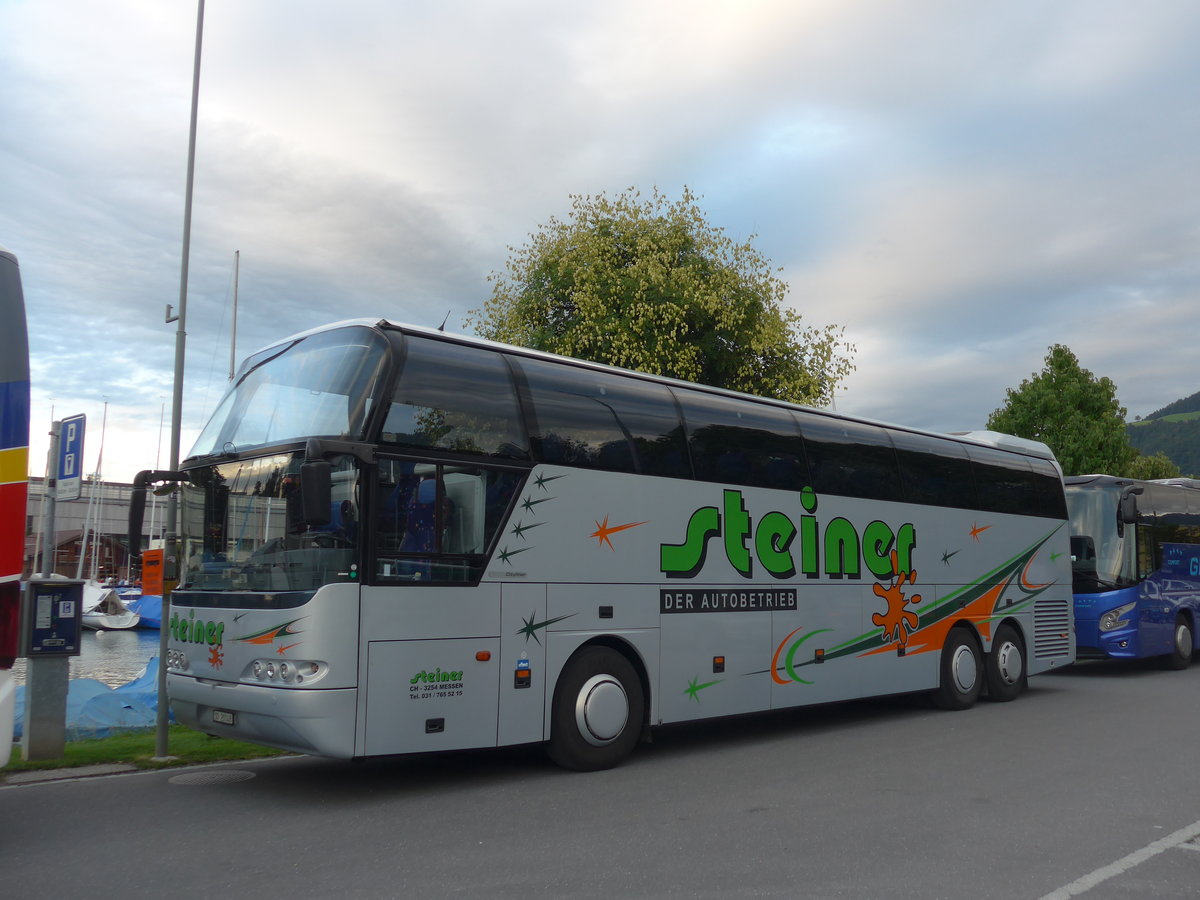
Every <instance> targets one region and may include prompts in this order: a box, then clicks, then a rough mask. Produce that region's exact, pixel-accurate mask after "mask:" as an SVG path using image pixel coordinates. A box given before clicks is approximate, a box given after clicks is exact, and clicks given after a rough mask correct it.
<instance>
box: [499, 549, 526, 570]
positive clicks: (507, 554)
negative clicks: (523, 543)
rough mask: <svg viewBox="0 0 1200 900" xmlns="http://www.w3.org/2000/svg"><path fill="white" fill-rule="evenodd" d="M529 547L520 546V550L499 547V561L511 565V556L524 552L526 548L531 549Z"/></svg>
mask: <svg viewBox="0 0 1200 900" xmlns="http://www.w3.org/2000/svg"><path fill="white" fill-rule="evenodd" d="M531 549H533V548H531V547H522V548H521V549H520V550H509V549H508V548H507V547H501V548H500V562H503V563H508V564H509V565H510V566H511V565H512V558H513V557H514V556H516V555H517V554H518V553H524V552H525V551H526V550H531Z"/></svg>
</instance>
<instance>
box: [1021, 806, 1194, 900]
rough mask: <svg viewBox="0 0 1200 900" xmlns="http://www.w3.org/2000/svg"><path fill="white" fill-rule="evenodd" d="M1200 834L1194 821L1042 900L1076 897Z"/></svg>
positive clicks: (1062, 899)
mask: <svg viewBox="0 0 1200 900" xmlns="http://www.w3.org/2000/svg"><path fill="white" fill-rule="evenodd" d="M1198 836H1200V822H1193V823H1192V824H1191V825H1188V826H1187V827H1186V828H1180V829H1179V830H1178V831H1176V832H1175V833H1174V834H1168V835H1167V836H1166V837H1165V838H1161V839H1160V840H1157V841H1155V842H1154V843H1153V844H1147V845H1146V846H1145V847H1143V848H1142V849H1141V850H1135V851H1133V852H1132V853H1130V854H1129V855H1128V856H1124V857H1122V858H1121V859H1118V860H1117V861H1116V862H1114V863H1110V864H1109V865H1107V866H1103V867H1102V868H1099V869H1096V870H1095V871H1094V872H1089V873H1088V874H1087V875H1084V876H1083V877H1082V878H1076V879H1075V880H1074V881H1072V882H1071V883H1070V884H1067V885H1064V886H1063V887H1060V888H1059V889H1058V890H1056V891H1052V892H1051V893H1049V894H1047V895H1046V896H1045V897H1043V898H1042V900H1066V898H1068V897H1076V896H1078V895H1079V894H1082V893H1084V892H1086V891H1090V890H1091V889H1092V888H1094V887H1095V886H1096V885H1098V884H1101V883H1102V882H1105V881H1108V879H1110V878H1115V877H1116V876H1118V875H1121V874H1123V873H1125V872H1128V871H1129V870H1130V869H1132V868H1133V867H1134V866H1138V865H1141V864H1142V863H1144V862H1145V861H1146V860H1148V859H1150V858H1151V857H1155V856H1158V854H1160V853H1162V852H1164V851H1166V850H1170V849H1171V848H1173V847H1178V846H1180V845H1181V844H1184V843H1186V842H1188V841H1190V840H1191V839H1192V838H1194V837H1198ZM1188 849H1197V848H1188Z"/></svg>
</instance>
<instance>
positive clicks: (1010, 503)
mask: <svg viewBox="0 0 1200 900" xmlns="http://www.w3.org/2000/svg"><path fill="white" fill-rule="evenodd" d="M967 455H968V456H970V457H971V462H972V468H973V469H974V472H975V489H976V492H977V494H978V497H979V508H980V509H981V510H985V511H987V512H997V513H1013V514H1015V515H1043V514H1044V513H1043V512H1042V511H1040V510H1041V499H1040V496H1041V492H1042V487H1043V484H1042V479H1041V477H1040V476H1037V475H1035V473H1034V471H1033V468H1032V467H1031V466H1030V462H1029V459H1028V458H1026V457H1024V456H1016V455H1013V454H1011V453H1005V452H1003V451H1001V450H994V449H992V448H991V447H967Z"/></svg>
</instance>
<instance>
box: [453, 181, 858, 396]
mask: <svg viewBox="0 0 1200 900" xmlns="http://www.w3.org/2000/svg"><path fill="white" fill-rule="evenodd" d="M571 201H572V206H571V213H570V215H569V216H568V217H567V219H566V220H560V219H558V218H551V219H550V221H549V222H548V223H547V224H545V225H542V226H539V230H538V231H537V232H535V233H534V234H532V235H531V236H530V241H529V243H527V244H526V245H525V246H523V247H521V248H520V249H517V248H512V247H510V248H509V250H510V254H511V255H510V257H509V259H508V262H507V265H506V269H505V272H504V273H503V274H499V273H493V274H492V275H491V276H489V279H488V280H489V281H490V282H491V284H492V294H491V297H490V298H488V299H487V300H486V301H485V302H484V304H483V307H482V308H481V309H476V310H472V311H471V312H470V313H469V314H468V315H469V317H468V319H467V325H468V327H472V326H473V327H474V328H475V331H476V332H477V333H478V334H480V335H482V336H484V337H487V338H491V339H493V340H498V341H504V342H506V343H510V344H517V345H520V346H525V347H532V348H535V349H538V350H545V351H549V352H552V353H561V354H564V355H567V356H574V357H579V358H582V359H588V360H592V361H594V362H601V363H607V364H609V365H615V366H623V367H625V368H628V369H637V370H639V371H643V372H650V373H653V374H657V375H667V376H671V377H674V378H680V379H683V380H686V381H694V382H699V383H702V384H709V385H715V386H717V387H723V388H729V389H732V390H738V391H746V392H749V393H753V394H759V395H762V396H768V397H775V398H779V399H782V400H790V401H793V402H797V403H809V404H815V405H825V404H828V403H829V402H830V401H831V400H832V398H833V392H834V389H835V387H836V386H837V384H838V383H839V382H840V381H841V379H843V378H844V377H845V376H846V375H847V374H849V373H850V372H851V371H853V368H854V366H853V364H852V363H851V361H850V358H849V355H848V354H850V353H852V352H853V350H854V348H853V347H852V346H851V345H849V344H847V343H845V342H844V341H843V329H841V328H838V327H835V326H833V325H827V326H824V327H814V326H803V325H802V324H801V317H800V314H799V313H797V312H796V311H795V310H792V309H789V308H787V307H785V306H784V305H783V300H784V297H785V295H786V294H787V289H788V288H787V284H786V283H785V282H784V281H782V280H781V279H780V278H779V277H778V275H777V272H778V271H779V270H778V269H773V268H772V267H771V264H770V263H769V261H768V260H766V259H765V258H764V257H763V256H762V255H761V254H760V253H759V252H758V251H757V250H755V249H754V248H753V247H752V246H751V243H750V240H747V241H745V242H744V243H737V242H735V241H733V240H732V239H731V238H729V237H728V236H727V235H726V234H725V232H724V231H723V230H722V229H719V228H714V227H713V226H711V225H709V224H708V222H707V221H706V220H705V217H704V214H703V213H702V212H701V210H700V209H699V207H698V206H697V203H696V197H695V195H693V194H692V193H691V191H690V190H688V189H687V188H685V189H684V191H683V196H682V197H681V198H680V199H679V200H677V201H674V202H671V201H669V200H668V199H667V198H666V197H665V196H663V195H662V194H661V193H659V192H658V190H657V189H655V190H654V192H653V193H652V194H651V196H650V197H648V198H643V197H642V195H641V193H640V192H638V191H636V190H634V189H633V188H630V189H629V190H627V191H625V192H624V193H622V194H620V195H619V196H617V197H614V198H610V197H608V196H606V195H604V194H601V195H599V196H596V197H592V196H580V195H572V197H571Z"/></svg>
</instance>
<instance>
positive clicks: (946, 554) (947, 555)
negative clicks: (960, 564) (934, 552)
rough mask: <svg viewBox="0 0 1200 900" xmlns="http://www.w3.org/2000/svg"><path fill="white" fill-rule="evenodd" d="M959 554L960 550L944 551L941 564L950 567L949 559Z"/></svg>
mask: <svg viewBox="0 0 1200 900" xmlns="http://www.w3.org/2000/svg"><path fill="white" fill-rule="evenodd" d="M961 552H962V551H960V550H945V551H943V552H942V562H944V563H945V564H946V565H950V557H952V556H954V555H955V554H957V553H961Z"/></svg>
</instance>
